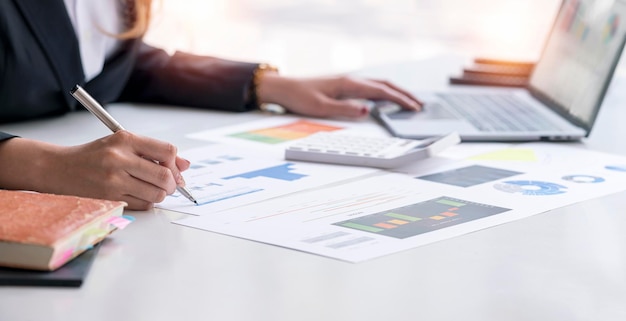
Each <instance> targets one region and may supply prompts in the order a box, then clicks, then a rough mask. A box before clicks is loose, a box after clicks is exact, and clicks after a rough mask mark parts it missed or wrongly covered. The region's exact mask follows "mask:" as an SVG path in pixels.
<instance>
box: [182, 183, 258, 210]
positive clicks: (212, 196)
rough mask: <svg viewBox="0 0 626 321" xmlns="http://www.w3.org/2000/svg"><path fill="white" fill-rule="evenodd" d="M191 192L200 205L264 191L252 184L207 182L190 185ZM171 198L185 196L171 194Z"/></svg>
mask: <svg viewBox="0 0 626 321" xmlns="http://www.w3.org/2000/svg"><path fill="white" fill-rule="evenodd" d="M189 190H190V192H191V193H193V194H194V195H195V196H196V200H197V201H198V205H206V204H211V203H215V202H219V201H223V200H227V199H231V198H236V197H239V196H243V195H247V194H252V193H256V192H261V191H263V189H262V188H257V187H252V186H231V187H224V186H223V185H221V184H215V183H207V184H204V185H195V186H191V187H189ZM170 197H171V198H174V199H177V198H182V197H183V196H182V195H181V194H179V193H174V194H172V195H170Z"/></svg>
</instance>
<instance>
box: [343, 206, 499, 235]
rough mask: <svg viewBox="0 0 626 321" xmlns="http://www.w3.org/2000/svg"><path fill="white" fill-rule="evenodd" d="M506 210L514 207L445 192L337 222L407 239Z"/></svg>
mask: <svg viewBox="0 0 626 321" xmlns="http://www.w3.org/2000/svg"><path fill="white" fill-rule="evenodd" d="M506 211H510V209H508V208H503V207H497V206H492V205H487V204H480V203H474V202H468V201H465V200H461V199H457V198H451V197H446V196H442V197H439V198H435V199H432V200H428V201H424V202H420V203H416V204H412V205H408V206H404V207H399V208H395V209H392V210H389V211H384V212H379V213H375V214H371V215H367V216H362V217H359V218H354V219H351V220H347V221H342V222H337V223H334V224H333V225H336V226H341V227H346V228H350V229H355V230H359V231H363V232H369V233H375V234H379V235H385V236H389V237H393V238H398V239H404V238H408V237H412V236H416V235H419V234H423V233H427V232H431V231H435V230H438V229H442V228H444V227H449V226H453V225H457V224H461V223H464V222H469V221H473V220H476V219H479V218H483V217H487V216H491V215H495V214H499V213H503V212H506Z"/></svg>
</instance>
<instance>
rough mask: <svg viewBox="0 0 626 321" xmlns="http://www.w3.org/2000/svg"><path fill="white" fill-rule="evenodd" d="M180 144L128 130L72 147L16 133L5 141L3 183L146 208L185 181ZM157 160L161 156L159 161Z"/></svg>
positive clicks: (0, 146)
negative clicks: (178, 146) (32, 138)
mask: <svg viewBox="0 0 626 321" xmlns="http://www.w3.org/2000/svg"><path fill="white" fill-rule="evenodd" d="M176 153H177V150H176V147H174V146H173V145H171V144H169V143H165V142H162V141H158V140H155V139H152V138H147V137H142V136H139V135H135V134H132V133H130V132H127V131H119V132H117V133H115V134H113V135H110V136H107V137H104V138H101V139H98V140H95V141H93V142H90V143H87V144H84V145H79V146H71V147H63V146H56V145H51V144H47V143H42V142H38V141H33V140H28V139H23V138H12V139H10V140H8V141H5V142H3V143H0V168H3V172H2V173H0V186H2V187H3V188H10V189H25V190H34V191H38V192H46V193H55V194H68V195H77V196H84V197H94V198H102V199H109V200H118V201H125V202H127V203H128V209H134V210H146V209H149V208H151V207H152V206H153V204H154V203H159V202H161V201H163V199H164V198H165V196H166V195H168V194H171V193H173V192H174V191H175V190H176V186H177V185H181V186H184V181H183V179H182V176H181V174H180V172H181V171H184V170H186V169H187V168H189V161H187V160H184V159H182V158H179V157H177V156H176ZM155 161H157V162H158V164H157V163H155Z"/></svg>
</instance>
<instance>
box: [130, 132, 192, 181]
mask: <svg viewBox="0 0 626 321" xmlns="http://www.w3.org/2000/svg"><path fill="white" fill-rule="evenodd" d="M129 140H130V144H131V146H132V148H133V150H134V151H135V153H137V155H139V156H141V157H143V158H146V159H149V160H154V161H157V162H158V163H159V165H161V166H164V167H166V168H168V169H169V170H170V173H171V174H172V178H173V179H174V181H175V182H176V184H182V183H183V182H182V176H181V175H180V170H179V169H178V166H177V164H176V153H177V149H176V147H175V146H174V145H172V144H170V143H167V142H163V141H160V140H157V139H153V138H149V137H143V136H138V135H132V134H131V137H130V138H129ZM161 179H163V177H159V180H161ZM158 186H160V185H158Z"/></svg>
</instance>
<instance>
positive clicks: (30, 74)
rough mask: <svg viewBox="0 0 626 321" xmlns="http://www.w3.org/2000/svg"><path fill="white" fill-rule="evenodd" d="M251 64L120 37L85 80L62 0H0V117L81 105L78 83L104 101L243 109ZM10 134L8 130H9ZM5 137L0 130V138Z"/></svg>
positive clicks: (2, 119)
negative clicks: (113, 50)
mask: <svg viewBox="0 0 626 321" xmlns="http://www.w3.org/2000/svg"><path fill="white" fill-rule="evenodd" d="M256 66H257V64H256V63H244V62H235V61H228V60H224V59H218V58H213V57H204V56H196V55H190V54H185V53H180V52H178V53H176V54H174V55H172V56H170V55H168V54H167V53H165V52H164V51H163V50H160V49H156V48H153V47H150V46H148V45H146V44H145V43H143V42H142V41H141V40H140V39H136V40H129V41H126V42H124V44H123V48H122V49H121V51H120V52H119V53H118V54H116V55H115V56H114V57H112V58H111V59H109V60H108V61H107V62H106V63H105V66H104V70H103V71H102V73H101V74H100V75H98V76H97V77H96V78H94V79H93V80H91V81H89V82H88V83H85V81H84V75H83V69H82V65H81V59H80V51H79V47H78V40H77V38H76V34H75V32H74V29H73V27H72V23H71V21H70V19H69V16H68V14H67V11H66V9H65V6H64V4H63V1H62V0H46V1H41V0H2V1H0V124H1V123H7V122H14V121H21V120H28V119H35V118H41V117H48V116H53V115H60V114H64V113H67V112H69V111H72V110H75V109H77V108H82V107H80V106H79V104H78V103H77V102H76V101H75V100H74V99H73V98H72V97H71V95H70V94H69V90H70V89H72V88H73V87H74V85H76V84H81V85H83V86H84V87H85V89H86V90H87V91H88V92H90V93H91V94H92V95H93V96H94V98H96V99H97V100H99V101H100V102H102V103H104V104H106V103H110V102H117V101H128V102H145V103H158V104H170V105H182V106H193V107H201V108H211V109H219V110H231V111H245V110H248V109H250V108H252V107H251V106H246V102H245V101H244V99H245V97H246V93H247V90H248V86H249V85H250V82H251V79H252V76H253V72H254V69H255V68H256ZM9 137H10V136H9ZM2 138H5V139H6V138H7V135H6V134H2V133H0V140H2Z"/></svg>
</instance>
